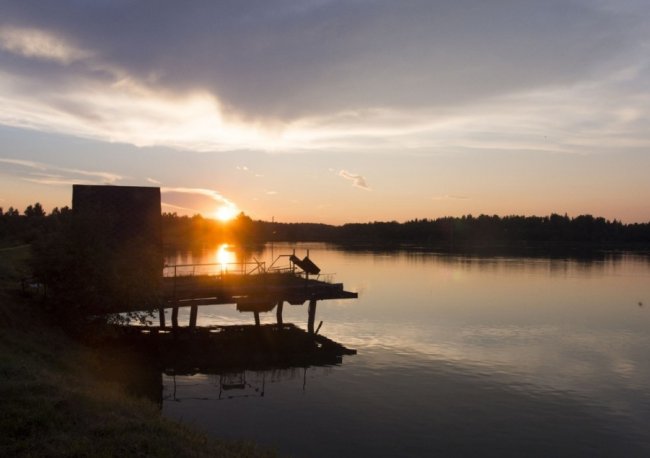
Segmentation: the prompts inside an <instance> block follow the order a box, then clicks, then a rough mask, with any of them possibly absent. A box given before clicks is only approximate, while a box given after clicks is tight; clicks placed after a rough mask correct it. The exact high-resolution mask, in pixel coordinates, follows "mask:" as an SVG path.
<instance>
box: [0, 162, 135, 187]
mask: <svg viewBox="0 0 650 458" xmlns="http://www.w3.org/2000/svg"><path fill="white" fill-rule="evenodd" d="M0 163H4V164H10V165H14V166H18V167H19V168H21V169H23V175H24V176H23V177H22V178H23V179H25V180H27V181H31V182H35V183H41V184H50V185H70V184H75V183H76V184H113V183H115V182H117V181H120V180H122V179H124V177H123V176H122V175H118V174H115V173H111V172H100V171H93V170H83V169H76V168H67V167H58V166H56V165H51V164H46V163H44V162H36V161H28V160H23V159H14V158H0ZM25 169H26V170H25ZM34 170H37V171H39V172H38V173H34V172H33V171H34ZM46 172H58V173H46Z"/></svg>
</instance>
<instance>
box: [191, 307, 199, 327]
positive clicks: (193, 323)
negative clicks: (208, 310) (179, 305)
mask: <svg viewBox="0 0 650 458" xmlns="http://www.w3.org/2000/svg"><path fill="white" fill-rule="evenodd" d="M198 312H199V306H198V305H193V306H191V307H190V328H191V329H194V328H195V327H196V315H198Z"/></svg>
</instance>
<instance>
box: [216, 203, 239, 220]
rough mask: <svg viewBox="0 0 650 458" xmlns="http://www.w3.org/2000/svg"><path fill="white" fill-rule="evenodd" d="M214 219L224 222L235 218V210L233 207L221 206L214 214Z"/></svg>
mask: <svg viewBox="0 0 650 458" xmlns="http://www.w3.org/2000/svg"><path fill="white" fill-rule="evenodd" d="M214 216H215V218H217V219H218V220H219V221H222V222H226V221H230V220H231V219H233V218H234V217H235V216H237V209H236V208H235V207H231V206H227V205H223V206H221V207H219V208H217V211H216V212H215V213H214Z"/></svg>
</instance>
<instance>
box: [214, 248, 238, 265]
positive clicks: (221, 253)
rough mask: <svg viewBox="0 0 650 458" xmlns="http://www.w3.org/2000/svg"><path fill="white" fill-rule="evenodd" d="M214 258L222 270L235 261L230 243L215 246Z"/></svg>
mask: <svg viewBox="0 0 650 458" xmlns="http://www.w3.org/2000/svg"><path fill="white" fill-rule="evenodd" d="M215 258H216V261H217V263H218V264H220V265H221V269H222V270H223V269H227V268H228V264H234V263H235V262H237V257H236V256H235V252H234V251H233V250H232V247H231V245H228V244H227V243H222V244H221V245H219V248H217V251H216V253H215Z"/></svg>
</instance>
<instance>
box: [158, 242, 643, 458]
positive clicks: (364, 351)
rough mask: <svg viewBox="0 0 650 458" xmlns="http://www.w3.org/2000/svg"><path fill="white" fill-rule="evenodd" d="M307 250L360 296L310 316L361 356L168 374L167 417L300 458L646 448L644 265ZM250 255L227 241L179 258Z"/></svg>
mask: <svg viewBox="0 0 650 458" xmlns="http://www.w3.org/2000/svg"><path fill="white" fill-rule="evenodd" d="M306 248H310V250H311V252H310V254H311V258H312V259H313V260H314V261H315V262H316V263H317V264H319V266H320V267H321V268H322V271H323V272H326V273H333V274H335V275H334V280H335V281H337V282H343V283H344V284H345V287H346V289H347V290H350V291H357V292H359V299H357V300H341V301H323V302H320V303H319V304H318V311H317V317H316V322H317V323H318V322H319V321H320V320H322V321H323V326H322V328H321V331H320V333H321V334H324V335H326V336H327V337H329V338H331V339H333V340H336V341H338V342H341V343H343V344H344V345H346V346H348V347H351V348H356V349H357V350H358V355H356V356H348V357H345V358H344V360H343V363H342V364H341V365H338V366H333V367H310V368H306V369H303V368H296V369H291V370H282V371H280V370H278V371H269V372H252V371H247V372H245V373H240V374H230V375H227V376H221V377H220V376H218V375H206V374H197V375H193V376H182V377H181V376H176V377H175V378H174V377H171V376H163V397H164V401H163V413H164V415H167V416H169V417H172V418H175V419H178V420H181V421H183V422H185V423H189V424H192V425H195V426H197V427H199V428H201V429H203V430H205V431H207V432H208V433H209V434H213V435H214V436H216V437H226V438H237V439H253V440H255V441H257V442H259V443H261V444H264V445H268V446H271V447H273V448H275V449H277V450H278V451H280V452H281V453H283V454H286V455H291V456H310V457H312V456H391V457H393V456H499V457H503V456H544V457H557V456H572V457H573V456H584V457H593V456H608V457H609V456H650V358H649V357H648V355H649V352H650V258H648V257H643V256H635V255H629V254H623V255H617V256H613V255H612V256H604V257H601V258H600V259H596V260H590V261H581V260H571V259H540V258H478V257H462V256H449V255H440V254H434V253H425V252H413V251H411V252H404V251H401V252H400V251H398V252H383V253H373V252H346V251H341V250H339V249H335V248H332V247H328V246H325V245H298V246H297V254H298V255H304V250H305V249H306ZM287 252H290V247H289V246H288V245H283V246H279V245H277V244H276V245H275V246H274V254H275V255H278V254H280V253H287ZM253 255H254V256H255V257H256V258H257V259H260V260H262V259H264V260H267V261H269V260H270V258H271V253H270V249H267V250H266V251H265V252H264V253H254V254H253ZM248 256H250V254H249V255H248ZM246 257H247V256H246V255H241V254H238V253H237V252H235V251H231V250H229V249H224V247H222V248H221V249H220V250H216V249H213V250H206V251H204V252H201V253H194V254H192V253H183V254H182V255H177V256H176V259H173V258H170V259H169V261H176V262H177V263H191V262H223V263H225V262H232V261H235V260H241V259H242V258H246ZM180 319H181V320H187V315H184V314H183V313H181V317H180ZM306 319H307V310H306V306H288V305H285V312H284V320H285V322H293V323H296V324H298V325H299V326H301V327H306ZM274 320H275V313H274V312H272V313H269V314H267V315H262V322H268V323H272V322H274ZM252 322H253V317H252V315H251V314H246V313H239V312H237V311H236V310H235V308H234V306H205V307H201V308H200V309H199V324H203V325H207V324H229V323H252ZM228 387H231V388H233V389H224V388H228Z"/></svg>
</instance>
